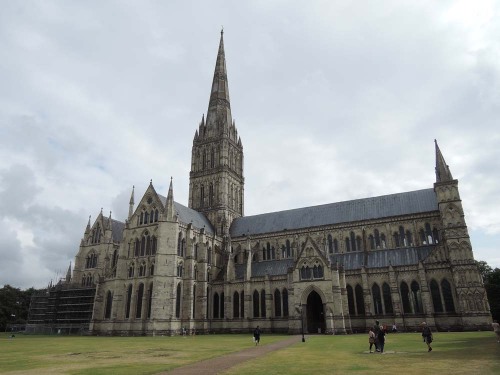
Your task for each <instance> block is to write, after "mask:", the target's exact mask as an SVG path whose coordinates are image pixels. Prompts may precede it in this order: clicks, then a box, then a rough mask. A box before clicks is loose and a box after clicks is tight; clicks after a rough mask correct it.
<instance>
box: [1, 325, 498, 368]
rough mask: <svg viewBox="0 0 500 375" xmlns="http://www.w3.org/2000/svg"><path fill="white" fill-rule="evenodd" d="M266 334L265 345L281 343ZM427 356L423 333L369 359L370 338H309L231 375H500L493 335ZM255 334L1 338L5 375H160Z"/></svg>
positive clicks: (395, 339) (445, 345) (457, 338)
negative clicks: (275, 342) (159, 374)
mask: <svg viewBox="0 0 500 375" xmlns="http://www.w3.org/2000/svg"><path fill="white" fill-rule="evenodd" d="M283 338H284V336H279V335H263V336H262V344H263V345H265V344H267V343H271V342H274V341H278V340H281V339H283ZM434 338H435V341H434V343H433V348H434V350H433V351H432V352H431V353H427V349H426V345H425V344H424V343H423V342H422V340H421V336H420V335H419V334H418V333H398V334H389V335H388V336H387V343H386V352H387V353H386V354H384V355H380V354H369V353H368V338H367V335H346V336H306V342H305V343H302V342H299V343H297V344H295V345H293V346H290V347H288V348H286V349H283V350H279V351H275V352H272V353H270V354H267V355H264V356H262V357H259V358H257V359H253V360H250V361H247V362H244V363H241V364H236V365H235V367H233V368H231V369H230V371H228V372H227V374H266V375H269V374H288V375H292V374H405V375H407V374H408V375H409V374H419V375H426V374H500V344H498V343H497V342H496V339H495V336H494V334H493V332H466V333H436V334H435V337H434ZM252 345H253V344H252V341H251V336H250V335H207V336H196V337H185V338H184V337H159V336H157V337H80V336H25V335H16V337H15V338H13V339H9V338H8V335H6V334H0V373H1V374H9V373H12V374H37V375H42V374H51V375H52V374H155V373H158V372H161V371H168V370H170V369H173V368H175V367H178V366H182V365H185V364H189V363H193V362H196V361H200V360H203V359H207V358H213V357H216V356H221V355H224V354H228V353H231V352H236V351H239V350H242V349H245V348H249V347H251V346H252Z"/></svg>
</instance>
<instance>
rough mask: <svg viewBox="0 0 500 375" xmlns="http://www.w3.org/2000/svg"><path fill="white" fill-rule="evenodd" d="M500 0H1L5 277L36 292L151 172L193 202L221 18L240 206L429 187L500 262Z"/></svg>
mask: <svg viewBox="0 0 500 375" xmlns="http://www.w3.org/2000/svg"><path fill="white" fill-rule="evenodd" d="M499 17H500V2H498V1H496V2H495V1H479V0H471V1H439V2H436V1H423V0H418V1H406V2H402V1H384V2H380V1H363V2H359V1H326V0H325V1H316V0H313V1H307V2H303V1H271V0H262V1H252V2H243V1H237V2H236V1H101V0H99V1H49V0H47V1H33V2H30V1H23V2H20V1H17V0H13V1H9V0H4V1H2V11H1V12H0V46H1V47H0V220H1V225H0V238H1V239H2V240H1V242H0V285H3V284H7V283H8V284H11V285H13V286H16V287H21V288H25V287H30V286H35V287H42V286H45V285H47V283H48V282H50V280H51V279H52V280H55V279H57V278H58V277H60V276H63V275H64V274H65V272H66V269H67V268H68V265H69V263H70V261H73V259H74V256H75V255H76V252H77V251H78V246H79V243H80V239H81V237H82V235H83V232H84V230H85V226H86V224H87V220H88V217H89V215H92V218H93V219H94V218H95V217H96V216H97V215H98V214H99V212H100V210H101V208H103V212H104V213H105V214H106V215H108V214H109V211H112V212H113V214H112V215H113V217H114V218H116V219H119V220H124V219H125V218H126V215H127V212H128V200H129V197H130V193H131V189H132V186H133V185H135V187H136V200H138V199H139V198H140V197H139V196H140V195H142V193H143V192H144V191H145V189H146V187H147V185H148V184H149V181H150V179H152V180H153V184H154V186H155V188H156V190H157V191H158V192H159V193H161V194H163V195H166V194H167V191H168V184H169V181H170V176H172V177H173V181H174V197H175V200H177V201H178V202H180V203H183V204H186V205H187V196H188V179H189V168H190V155H191V145H192V139H193V135H194V132H195V130H196V128H197V127H198V124H199V121H200V119H201V117H202V114H203V113H205V112H206V109H207V107H208V99H209V94H210V86H211V81H212V75H213V69H214V66H215V59H216V55H217V47H218V43H219V37H220V34H219V32H220V29H221V27H222V25H223V26H224V42H225V50H226V61H227V68H228V80H229V91H230V95H231V105H232V113H233V117H234V119H235V120H236V125H237V128H238V131H239V134H240V136H241V139H242V142H243V145H244V152H245V178H246V186H245V210H246V212H245V214H246V215H252V214H258V213H264V212H270V211H277V210H283V209H290V208H298V207H304V206H310V205H317V204H324V203H331V202H337V201H344V200H350V199H355V198H364V197H370V196H377V195H384V194H391V193H398V192H403V191H411V190H418V189H423V188H430V187H432V186H433V183H434V181H435V174H434V165H435V160H434V139H437V140H438V143H439V145H440V148H441V150H442V152H443V154H444V157H445V159H446V161H447V163H448V164H449V166H450V168H451V171H452V173H453V176H454V177H455V178H457V179H458V180H459V187H460V193H461V197H462V200H463V206H464V209H465V215H466V221H467V224H468V228H469V233H470V235H471V238H472V245H473V249H474V254H475V257H476V259H478V260H485V261H487V262H488V263H489V264H490V265H491V266H493V267H500V255H499V251H498V248H499V244H500V199H499V197H500V147H499V146H500V128H499V122H500V19H499Z"/></svg>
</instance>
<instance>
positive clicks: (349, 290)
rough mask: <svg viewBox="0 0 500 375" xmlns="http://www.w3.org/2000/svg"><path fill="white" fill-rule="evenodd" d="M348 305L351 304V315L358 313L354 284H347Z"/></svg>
mask: <svg viewBox="0 0 500 375" xmlns="http://www.w3.org/2000/svg"><path fill="white" fill-rule="evenodd" d="M346 289H347V305H348V306H349V315H356V306H355V304H354V291H353V290H352V286H350V285H347V287H346Z"/></svg>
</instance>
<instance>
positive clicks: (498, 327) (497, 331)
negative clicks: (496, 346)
mask: <svg viewBox="0 0 500 375" xmlns="http://www.w3.org/2000/svg"><path fill="white" fill-rule="evenodd" d="M491 326H492V327H493V332H495V334H496V335H497V342H499V343H500V324H498V322H497V321H496V320H494V321H493V323H491Z"/></svg>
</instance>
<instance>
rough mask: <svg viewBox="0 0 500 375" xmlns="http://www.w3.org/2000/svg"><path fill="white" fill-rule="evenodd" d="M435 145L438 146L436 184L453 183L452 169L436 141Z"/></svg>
mask: <svg viewBox="0 0 500 375" xmlns="http://www.w3.org/2000/svg"><path fill="white" fill-rule="evenodd" d="M434 143H435V144H436V182H448V181H453V176H452V175H451V171H450V167H449V166H448V165H447V164H446V161H445V160H444V157H443V154H442V153H441V150H440V149H439V146H438V144H437V141H436V140H434Z"/></svg>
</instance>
